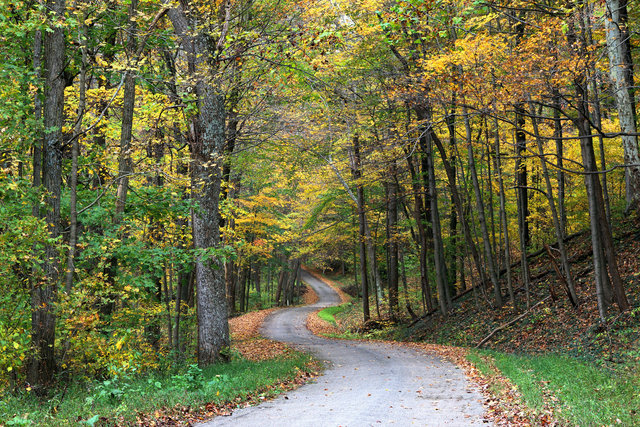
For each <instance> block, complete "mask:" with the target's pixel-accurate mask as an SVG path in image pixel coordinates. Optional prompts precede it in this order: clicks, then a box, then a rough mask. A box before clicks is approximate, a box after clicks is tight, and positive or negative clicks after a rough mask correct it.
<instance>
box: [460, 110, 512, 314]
mask: <svg viewBox="0 0 640 427" xmlns="http://www.w3.org/2000/svg"><path fill="white" fill-rule="evenodd" d="M462 114H463V115H464V124H465V130H466V135H467V154H468V163H469V174H470V175H471V181H472V183H473V190H474V193H475V196H476V209H477V213H478V220H479V221H480V230H481V231H482V241H483V244H484V252H485V259H486V261H487V264H488V268H489V277H490V279H491V283H492V284H493V293H494V298H495V300H496V305H497V306H498V307H501V306H502V291H501V290H500V282H499V280H498V270H497V267H496V263H495V259H494V257H493V249H492V248H491V240H490V237H489V230H488V228H487V221H486V218H485V208H484V201H483V199H482V191H481V190H480V183H479V182H478V174H477V172H476V161H475V156H474V154H473V146H472V144H473V142H472V139H471V138H472V136H471V124H470V120H469V114H468V112H467V111H466V107H463V111H462Z"/></svg>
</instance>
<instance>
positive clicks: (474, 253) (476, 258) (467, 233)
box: [430, 128, 487, 288]
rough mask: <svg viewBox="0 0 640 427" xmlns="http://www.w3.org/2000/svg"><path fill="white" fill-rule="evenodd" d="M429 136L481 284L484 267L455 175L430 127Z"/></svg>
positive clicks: (484, 278) (484, 277)
mask: <svg viewBox="0 0 640 427" xmlns="http://www.w3.org/2000/svg"><path fill="white" fill-rule="evenodd" d="M430 132H431V138H432V140H433V142H434V143H435V144H436V147H437V148H438V152H439V153H440V158H441V159H442V165H443V166H444V170H445V172H446V174H447V180H448V182H449V189H450V190H451V197H452V198H453V201H454V204H455V205H456V210H457V211H458V217H459V218H460V223H461V225H462V231H463V234H464V239H465V242H466V244H467V249H468V250H469V251H470V252H471V258H472V259H473V263H474V265H475V267H476V270H477V272H478V277H479V278H480V283H481V284H482V285H483V288H484V284H485V283H486V282H487V280H486V274H485V271H484V269H483V268H482V261H481V259H480V254H479V253H478V248H477V247H476V244H475V242H474V241H473V238H472V237H471V229H470V228H469V223H468V222H467V219H466V217H465V215H464V207H463V206H462V199H461V198H460V193H459V192H458V187H457V186H456V185H453V184H452V183H454V182H455V175H454V171H453V168H452V167H451V163H450V162H449V158H448V156H447V152H446V150H445V148H444V145H443V144H442V141H441V140H440V138H439V137H438V135H437V134H436V133H435V131H434V130H433V129H432V128H431V130H430Z"/></svg>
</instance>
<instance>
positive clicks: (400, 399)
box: [201, 272, 485, 427]
mask: <svg viewBox="0 0 640 427" xmlns="http://www.w3.org/2000/svg"><path fill="white" fill-rule="evenodd" d="M303 280H304V282H306V283H308V284H309V285H310V286H311V287H312V288H313V289H314V290H315V291H316V293H317V294H318V297H319V299H318V302H317V303H315V304H313V305H310V306H304V307H295V308H291V309H286V310H279V311H277V312H275V313H274V314H272V315H271V316H270V317H268V318H267V320H266V321H265V324H264V325H263V328H262V335H264V336H265V337H268V338H271V339H275V340H278V341H283V342H286V343H289V344H292V345H294V346H295V347H298V348H301V349H302V350H305V351H309V352H311V353H313V354H314V355H315V356H316V357H318V358H319V359H322V360H325V361H326V365H327V369H326V371H325V372H324V375H323V376H321V377H319V378H318V379H317V380H316V381H315V382H313V383H309V384H306V385H304V386H302V387H300V388H298V389H297V390H294V391H291V392H289V393H287V394H286V395H282V396H280V397H278V398H277V399H275V400H272V401H269V402H265V403H263V404H261V405H259V406H253V407H250V408H244V409H240V410H237V411H234V412H233V414H232V415H231V416H228V417H216V418H214V419H212V420H211V421H209V422H207V423H204V424H201V426H251V427H254V426H288V427H298V426H313V427H317V426H349V427H351V426H386V425H398V426H409V425H418V426H471V425H484V424H485V421H483V413H484V410H483V407H482V404H481V403H480V402H481V400H482V395H481V394H480V393H479V392H478V391H477V390H475V389H474V388H473V386H472V385H471V384H470V383H469V381H468V380H467V379H466V378H465V376H464V374H463V373H462V371H461V370H460V369H459V368H458V367H456V366H455V365H453V364H452V363H450V362H448V361H445V360H443V359H441V358H439V357H437V356H433V355H429V354H427V353H422V352H418V351H415V350H412V349H409V348H405V347H402V346H400V345H389V344H383V343H375V342H371V343H369V342H354V341H343V340H331V339H325V338H320V337H316V336H314V335H313V334H311V332H309V330H307V328H306V326H305V323H306V318H307V316H308V315H309V313H312V312H314V311H315V310H317V309H318V308H320V307H328V306H331V305H336V304H338V303H339V302H340V299H339V297H338V295H337V293H336V292H335V291H334V290H333V289H331V288H330V287H329V286H327V285H326V284H325V283H323V282H322V281H320V280H318V279H316V278H315V277H313V276H312V275H311V274H309V273H306V272H304V273H303Z"/></svg>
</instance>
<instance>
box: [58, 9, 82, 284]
mask: <svg viewBox="0 0 640 427" xmlns="http://www.w3.org/2000/svg"><path fill="white" fill-rule="evenodd" d="M82 21H83V22H84V16H83V17H82ZM87 40H88V32H87V26H86V25H85V24H84V23H83V24H82V27H81V30H80V37H79V40H78V43H79V44H80V50H81V52H82V60H81V64H80V82H79V89H78V92H79V93H78V113H77V114H78V117H77V119H76V125H75V129H74V132H73V133H74V136H73V141H72V143H71V174H70V177H69V252H68V253H67V273H66V277H65V288H64V290H65V293H67V294H69V293H71V288H72V286H73V276H74V274H75V259H76V246H77V244H78V203H77V201H78V156H79V155H80V130H81V129H82V118H83V117H84V109H85V103H86V98H87V62H88V55H87Z"/></svg>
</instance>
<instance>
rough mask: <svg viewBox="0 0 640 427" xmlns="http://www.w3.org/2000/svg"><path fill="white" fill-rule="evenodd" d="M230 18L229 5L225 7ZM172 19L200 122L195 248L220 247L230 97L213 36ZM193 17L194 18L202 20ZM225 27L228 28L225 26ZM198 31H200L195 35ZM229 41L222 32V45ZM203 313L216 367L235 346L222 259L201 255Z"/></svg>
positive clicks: (202, 346)
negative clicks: (219, 74) (220, 81)
mask: <svg viewBox="0 0 640 427" xmlns="http://www.w3.org/2000/svg"><path fill="white" fill-rule="evenodd" d="M223 7H224V8H225V9H226V13H225V16H226V18H225V19H228V16H229V8H230V5H229V2H228V1H226V2H224V4H223ZM168 14H169V18H170V19H171V22H172V24H173V28H174V31H175V33H176V34H177V35H178V37H179V38H180V39H181V45H182V48H183V49H184V50H185V52H186V53H187V57H188V61H189V63H190V70H191V72H192V74H193V76H192V77H194V78H195V80H196V81H195V91H194V92H195V95H196V106H197V110H198V113H197V117H195V120H194V123H193V124H194V126H193V127H194V135H193V138H192V141H191V144H190V145H191V147H190V148H191V161H192V162H191V191H192V194H193V199H194V202H196V204H197V208H196V209H194V214H193V244H194V248H195V249H196V250H200V251H211V250H214V251H215V250H216V249H219V248H220V213H219V211H218V202H219V197H220V184H221V175H222V174H221V170H220V169H221V166H222V165H221V164H219V162H220V158H221V155H222V153H223V151H224V145H225V141H226V138H225V125H226V123H225V121H226V120H225V113H226V111H225V103H224V97H223V95H221V94H220V93H218V91H217V90H216V88H215V87H214V86H213V85H212V83H211V80H210V77H211V75H210V74H209V73H208V72H207V71H211V70H212V69H213V68H215V64H214V63H213V61H212V58H211V55H212V52H210V50H209V43H208V37H209V36H208V35H207V34H205V33H203V32H200V31H201V30H200V28H197V29H196V27H197V26H196V25H190V24H189V20H188V18H187V14H186V13H185V11H184V10H183V9H182V6H178V7H176V8H173V9H170V10H169V12H168ZM194 15H195V14H189V16H190V17H191V18H194V19H195V18H197V17H195V16H194ZM223 28H224V27H223ZM193 30H195V31H198V32H197V33H196V34H195V35H194V34H192V33H193ZM225 36H226V34H225V31H222V33H221V35H220V38H221V40H222V39H223V38H224V37H225ZM195 279H196V291H197V294H196V297H197V311H198V363H199V364H200V365H201V366H207V365H210V364H212V363H214V362H216V361H217V360H220V359H226V357H227V356H225V355H224V354H223V353H221V352H220V351H221V350H222V349H223V348H224V347H228V346H229V324H228V306H227V302H226V298H225V293H226V292H225V281H224V273H223V269H222V265H221V264H220V260H219V258H218V257H217V256H215V255H214V256H206V255H200V256H199V257H198V259H197V260H196V268H195Z"/></svg>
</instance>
